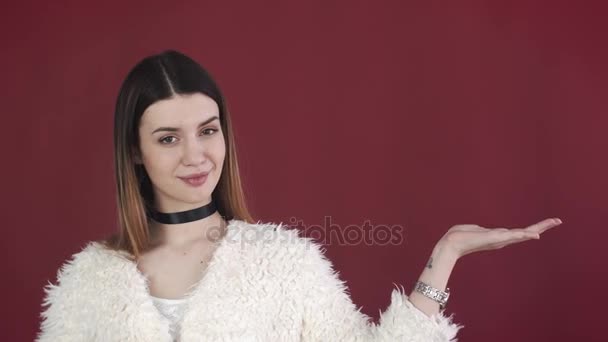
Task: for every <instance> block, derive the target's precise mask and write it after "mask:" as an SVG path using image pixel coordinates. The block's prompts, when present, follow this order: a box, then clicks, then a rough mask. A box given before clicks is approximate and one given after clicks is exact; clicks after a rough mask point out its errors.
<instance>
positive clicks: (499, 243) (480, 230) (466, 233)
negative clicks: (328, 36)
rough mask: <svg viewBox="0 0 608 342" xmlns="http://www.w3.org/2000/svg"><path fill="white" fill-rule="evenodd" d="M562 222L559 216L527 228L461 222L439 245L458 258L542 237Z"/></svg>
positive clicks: (450, 230)
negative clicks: (494, 226) (485, 225)
mask: <svg viewBox="0 0 608 342" xmlns="http://www.w3.org/2000/svg"><path fill="white" fill-rule="evenodd" d="M560 224H562V221H561V220H560V219H558V218H554V219H546V220H543V221H540V222H538V223H536V224H533V225H531V226H528V227H525V228H513V229H507V228H484V227H480V226H478V225H474V224H459V225H456V226H453V227H452V228H450V229H449V230H448V231H447V232H446V233H445V235H444V236H443V237H442V238H441V239H440V240H439V242H438V245H441V246H442V247H448V248H449V249H450V250H451V251H452V252H453V253H454V254H455V255H456V257H457V258H460V257H462V256H464V255H467V254H470V253H473V252H479V251H485V250H491V249H499V248H503V247H504V246H507V245H510V244H513V243H517V242H522V241H526V240H530V239H540V234H542V233H544V232H546V231H547V230H549V229H551V228H553V227H557V226H559V225H560Z"/></svg>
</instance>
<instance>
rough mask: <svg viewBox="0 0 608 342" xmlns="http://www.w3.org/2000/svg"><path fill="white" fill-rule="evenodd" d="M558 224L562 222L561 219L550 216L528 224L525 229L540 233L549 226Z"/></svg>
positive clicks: (549, 227)
mask: <svg viewBox="0 0 608 342" xmlns="http://www.w3.org/2000/svg"><path fill="white" fill-rule="evenodd" d="M560 224H562V220H560V219H558V218H550V219H546V220H542V221H540V222H538V223H535V224H533V225H531V226H528V227H526V228H525V229H526V230H528V231H531V232H535V233H538V234H539V235H540V234H542V233H544V232H546V231H547V230H549V229H551V228H554V227H557V226H559V225H560Z"/></svg>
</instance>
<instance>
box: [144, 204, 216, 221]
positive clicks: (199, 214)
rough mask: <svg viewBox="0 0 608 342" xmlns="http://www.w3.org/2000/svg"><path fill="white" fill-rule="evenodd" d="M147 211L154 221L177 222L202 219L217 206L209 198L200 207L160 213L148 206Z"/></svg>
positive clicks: (213, 211) (214, 210)
mask: <svg viewBox="0 0 608 342" xmlns="http://www.w3.org/2000/svg"><path fill="white" fill-rule="evenodd" d="M148 211H149V212H148V216H149V217H151V218H152V219H153V220H154V221H156V222H159V223H165V224H179V223H187V222H192V221H196V220H201V219H204V218H205V217H207V216H210V215H211V214H213V213H215V212H216V211H217V208H216V207H215V202H214V201H213V200H211V202H210V203H209V204H205V205H204V206H202V207H199V208H195V209H190V210H186V211H179V212H176V213H160V212H158V211H156V210H154V209H152V208H149V209H148Z"/></svg>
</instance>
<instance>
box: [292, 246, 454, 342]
mask: <svg viewBox="0 0 608 342" xmlns="http://www.w3.org/2000/svg"><path fill="white" fill-rule="evenodd" d="M306 239H308V238H306ZM303 250H304V254H303V255H302V256H301V257H299V258H297V259H298V260H299V265H298V269H299V270H300V271H301V272H302V276H301V278H300V280H299V284H300V289H299V291H301V298H302V303H303V309H304V311H303V316H302V341H303V342H312V341H361V342H372V341H374V342H377V341H386V342H388V341H391V342H393V341H409V342H448V341H455V340H456V339H455V338H456V334H457V332H458V330H459V329H460V328H462V325H458V324H455V323H453V322H452V317H451V316H449V317H448V316H444V315H443V314H437V315H434V316H433V317H428V316H427V315H425V313H423V312H421V311H420V310H419V309H417V308H416V307H415V306H414V305H413V304H412V303H411V302H410V301H409V300H408V298H407V295H405V293H404V292H403V291H402V290H401V289H400V288H396V289H393V291H392V293H391V296H390V298H391V300H390V304H389V306H388V307H387V308H386V310H385V311H384V312H382V313H381V315H380V319H379V322H378V324H376V323H374V322H372V321H371V319H370V317H368V316H366V315H365V314H363V313H362V312H361V311H360V309H359V308H358V307H357V306H356V305H355V304H354V303H353V302H352V300H351V298H350V295H349V294H348V290H347V287H346V285H345V283H344V281H342V280H341V279H340V278H339V277H338V273H337V272H336V271H335V270H334V268H333V265H332V263H331V262H330V261H329V260H328V259H327V258H326V257H325V255H324V253H323V251H322V250H321V247H320V245H318V244H316V243H315V242H313V241H309V242H308V243H307V245H306V247H305V248H303Z"/></svg>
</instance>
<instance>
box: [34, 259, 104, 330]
mask: <svg viewBox="0 0 608 342" xmlns="http://www.w3.org/2000/svg"><path fill="white" fill-rule="evenodd" d="M85 257H86V256H85V255H84V253H77V254H75V255H73V256H72V258H70V259H69V260H67V261H66V262H65V263H63V265H61V267H60V268H59V270H58V271H57V282H56V284H53V283H50V282H49V283H48V284H47V285H46V286H45V287H44V300H43V302H42V307H43V309H42V313H41V314H40V316H41V319H42V321H41V323H40V331H39V332H38V335H37V337H36V340H35V341H36V342H47V341H86V340H90V339H91V336H90V332H88V331H87V328H86V327H87V326H86V324H84V323H85V322H91V321H93V322H94V321H95V319H96V317H93V316H94V315H95V312H94V310H87V308H88V307H89V306H88V305H87V303H86V301H85V294H83V293H81V292H82V289H86V288H87V286H86V284H85V283H84V282H85V278H84V277H81V276H80V274H81V273H82V271H83V269H82V267H81V265H82V259H83V258H85ZM75 317H78V321H76V320H74V319H73V318H75Z"/></svg>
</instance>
